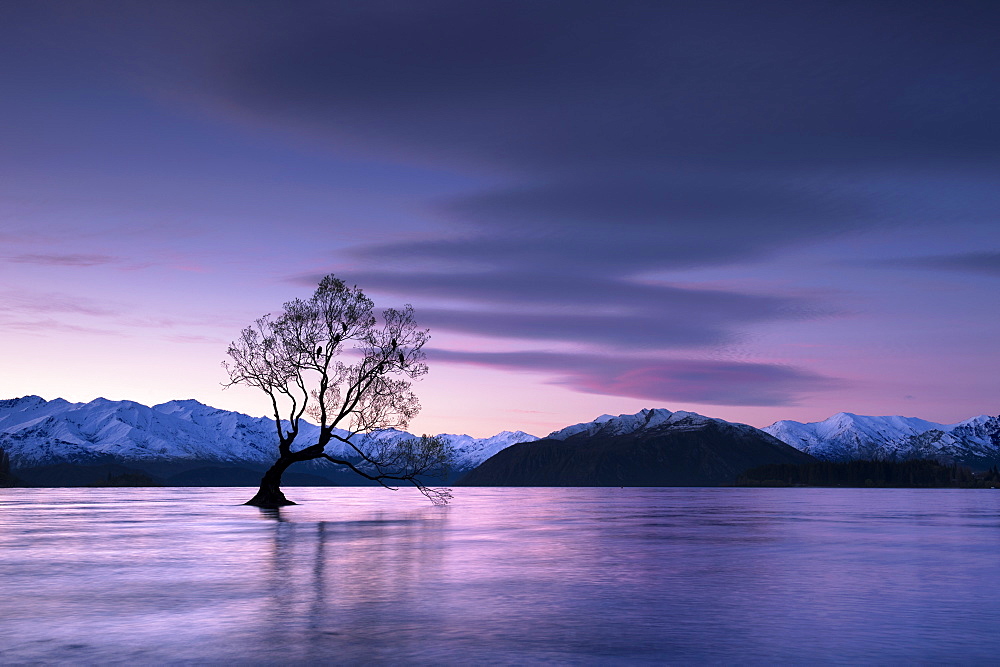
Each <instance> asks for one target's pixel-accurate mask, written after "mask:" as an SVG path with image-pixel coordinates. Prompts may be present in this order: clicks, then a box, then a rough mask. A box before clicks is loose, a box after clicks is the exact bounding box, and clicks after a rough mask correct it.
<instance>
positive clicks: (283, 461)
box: [244, 456, 296, 508]
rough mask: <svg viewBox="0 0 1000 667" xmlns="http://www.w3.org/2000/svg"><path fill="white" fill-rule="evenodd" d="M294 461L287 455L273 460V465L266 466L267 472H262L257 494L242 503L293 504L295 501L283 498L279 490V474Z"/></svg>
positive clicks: (267, 505) (262, 505) (257, 505)
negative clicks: (262, 475)
mask: <svg viewBox="0 0 1000 667" xmlns="http://www.w3.org/2000/svg"><path fill="white" fill-rule="evenodd" d="M295 461H296V459H294V458H292V457H288V456H283V457H281V458H279V459H278V460H277V461H275V463H274V465H273V466H271V467H270V468H268V470H267V472H265V473H264V477H262V478H261V480H260V490H259V491H257V495H255V496H254V497H253V498H251V499H250V500H248V501H246V502H245V503H244V505H254V506H255V507H265V508H274V507H284V506H285V505H295V504H296V503H293V502H292V501H291V500H289V499H288V498H285V494H284V493H282V492H281V475H282V474H283V473H284V472H285V470H286V469H287V468H288V466H290V465H292V464H293V463H295Z"/></svg>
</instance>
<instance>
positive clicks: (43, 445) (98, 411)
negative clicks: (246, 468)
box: [0, 396, 537, 469]
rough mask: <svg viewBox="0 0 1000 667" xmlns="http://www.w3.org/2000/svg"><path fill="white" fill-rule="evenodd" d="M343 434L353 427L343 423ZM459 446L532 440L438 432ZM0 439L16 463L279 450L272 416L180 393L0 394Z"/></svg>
mask: <svg viewBox="0 0 1000 667" xmlns="http://www.w3.org/2000/svg"><path fill="white" fill-rule="evenodd" d="M318 432H319V428H318V427H317V426H316V425H315V424H312V423H310V422H307V421H305V420H303V422H302V425H301V431H300V434H299V438H300V439H301V441H303V442H309V441H310V440H312V441H315V438H316V436H317V435H318ZM338 432H339V433H340V434H341V435H345V436H346V435H347V434H348V432H347V431H344V430H342V429H338ZM410 437H413V435H412V434H410V433H407V432H405V431H398V430H395V429H387V430H385V431H379V432H376V433H373V434H358V435H356V436H354V438H355V439H356V440H357V441H359V443H363V442H364V440H365V439H366V438H377V439H380V440H384V439H402V438H410ZM439 437H442V438H444V439H446V440H447V441H448V442H449V443H451V444H452V446H453V447H454V449H455V452H456V468H458V469H469V468H472V467H475V466H476V465H478V464H479V463H481V462H482V461H483V460H485V459H486V458H489V457H490V456H492V455H493V454H495V453H496V452H497V451H499V450H501V449H503V448H504V447H506V446H509V445H510V444H513V443H514V442H519V441H523V440H535V439H537V437H536V436H534V435H531V434H529V433H524V432H522V431H503V432H501V433H498V434H496V435H493V436H490V437H488V438H473V437H472V436H469V435H465V434H447V433H446V434H440V435H439ZM0 447H2V448H3V449H4V450H6V452H7V453H8V454H9V456H10V459H11V464H12V466H14V467H18V468H25V467H30V466H37V465H46V464H53V463H103V462H108V461H112V460H116V461H144V462H156V461H175V460H199V461H218V462H222V463H240V462H254V463H261V464H265V463H271V462H273V461H274V460H275V459H276V458H277V455H278V450H277V433H276V430H275V425H274V421H273V420H272V419H270V418H268V417H250V416H248V415H245V414H242V413H239V412H233V411H229V410H222V409H219V408H213V407H212V406H208V405H205V404H203V403H201V402H199V401H196V400H194V399H179V400H172V401H166V402H164V403H159V404H157V405H154V406H152V407H150V406H145V405H142V404H141V403H137V402H135V401H110V400H108V399H105V398H97V399H94V400H93V401H90V402H88V403H70V402H69V401H66V400H65V399H62V398H57V399H53V400H51V401H46V400H45V399H43V398H41V397H39V396H23V397H20V398H14V399H4V400H0ZM327 451H328V452H329V453H331V454H340V455H348V456H350V451H349V449H348V447H347V445H345V444H343V443H342V442H340V441H334V442H332V443H331V444H330V446H328V447H327Z"/></svg>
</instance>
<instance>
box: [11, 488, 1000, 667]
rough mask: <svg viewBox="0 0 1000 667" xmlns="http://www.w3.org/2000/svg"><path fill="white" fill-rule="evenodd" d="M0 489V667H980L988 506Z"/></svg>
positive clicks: (608, 492)
mask: <svg viewBox="0 0 1000 667" xmlns="http://www.w3.org/2000/svg"><path fill="white" fill-rule="evenodd" d="M251 491H252V490H250V489H233V488H225V489H189V488H174V489H169V488H168V489H5V490H0V591H2V593H3V603H2V605H0V663H3V664H11V663H14V664H16V663H30V662H44V663H53V662H56V663H58V662H72V663H135V662H144V663H198V664H204V663H232V662H239V663H248V664H275V663H286V664H287V663H310V662H340V663H358V662H392V663H399V662H405V663H452V664H454V663H469V662H478V663H482V662H491V663H510V664H517V663H525V662H540V661H542V662H552V663H574V664H579V663H589V664H608V663H626V662H627V663H637V662H639V663H641V662H647V663H663V662H675V663H687V662H716V663H737V662H739V663H768V662H774V661H783V662H794V663H803V662H826V663H859V662H861V663H882V664H886V663H914V662H926V663H941V662H944V663H952V664H954V663H962V664H970V663H991V664H995V663H996V661H997V655H998V650H1000V638H998V629H1000V594H998V592H997V588H996V582H997V581H1000V492H997V491H990V490H943V489H942V490H938V489H934V490H902V489H844V490H840V489H481V488H477V489H456V494H455V499H454V501H453V503H452V504H451V505H450V506H448V507H445V508H439V507H433V506H431V505H430V504H429V503H428V502H427V501H426V500H424V499H423V498H422V497H421V496H419V495H418V494H416V493H409V492H407V491H399V492H395V493H393V492H391V491H386V490H383V489H377V488H341V489H337V488H295V489H291V490H290V494H289V495H290V496H291V497H294V498H295V499H296V500H298V501H300V502H301V503H302V504H301V505H299V506H295V507H289V508H286V509H284V510H282V511H281V512H280V513H273V512H272V513H266V512H262V511H260V510H258V509H256V508H252V507H245V506H241V505H239V503H240V502H242V501H243V500H245V499H246V498H247V497H249V496H250V495H251Z"/></svg>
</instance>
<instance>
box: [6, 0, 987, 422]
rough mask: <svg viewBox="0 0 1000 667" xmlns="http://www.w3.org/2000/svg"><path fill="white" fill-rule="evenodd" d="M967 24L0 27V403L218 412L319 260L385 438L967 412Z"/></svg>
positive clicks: (972, 185) (648, 5) (973, 199)
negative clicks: (406, 432)
mask: <svg viewBox="0 0 1000 667" xmlns="http://www.w3.org/2000/svg"><path fill="white" fill-rule="evenodd" d="M997 34H1000V4H998V3H996V2H981V3H977V2H961V1H953V2H920V1H919V0H907V1H905V2H876V3H873V2H870V1H865V2H849V1H843V0H840V1H837V2H829V3H827V2H808V3H803V2H799V1H794V2H791V1H790V2H760V3H745V2H710V1H707V2H698V3H687V2H677V3H669V2H628V1H622V0H616V1H614V2H607V3H596V2H580V1H572V2H564V3H563V2H538V1H536V0H533V1H532V2H523V3H521V2H515V1H506V0H505V1H504V2H496V3H488V2H379V1H376V0H363V1H359V2H317V3H309V2H299V3H278V2H274V3H247V2H243V1H239V2H200V1H199V2H171V1H164V2H157V3H152V2H150V3H146V2H142V3H137V2H120V3H118V2H93V3H77V2H45V1H43V0H30V1H25V2H18V1H16V0H13V1H7V2H4V3H2V4H0V90H2V91H3V93H2V104H0V277H2V281H3V282H2V286H0V331H2V334H3V345H2V346H0V397H13V396H21V395H24V394H30V393H36V394H40V395H42V396H43V397H45V398H54V397H56V396H62V397H64V398H67V399H70V400H76V401H86V400H91V399H93V398H95V397H97V396H104V397H107V398H112V399H124V398H128V399H132V400H137V401H140V402H144V403H148V404H152V403H156V402H160V401H165V400H169V399H172V398H196V399H198V400H201V401H203V402H205V403H208V404H211V405H215V406H218V407H223V408H227V409H234V410H241V411H244V412H249V413H251V414H257V415H259V414H264V413H265V411H266V408H265V404H264V402H263V401H262V400H261V398H260V397H259V396H257V395H256V394H255V393H254V392H252V391H251V390H248V389H230V390H226V391H222V389H221V387H220V383H221V382H223V381H224V380H225V374H224V371H223V370H222V368H221V367H220V362H221V361H222V359H223V358H224V356H225V348H226V345H227V343H228V341H230V340H231V339H233V338H234V337H235V336H236V335H237V333H238V332H239V330H240V329H241V328H242V327H243V326H245V325H246V324H249V323H250V322H251V321H252V320H253V319H254V318H255V317H257V316H259V315H261V314H263V313H265V312H269V311H272V310H276V309H278V308H279V307H280V304H281V303H282V302H284V301H286V300H289V299H291V298H294V297H297V296H303V297H304V296H307V295H308V294H309V293H311V290H312V287H313V286H315V283H316V281H317V279H318V277H319V276H321V275H323V274H324V273H327V272H334V273H336V274H337V275H338V276H340V277H343V278H344V279H346V280H348V281H349V282H354V283H357V284H358V285H360V286H361V287H362V288H364V289H365V290H366V291H367V292H369V293H370V294H371V295H372V296H373V297H375V299H376V303H377V304H378V305H382V306H389V305H399V304H402V303H404V302H410V303H412V304H413V305H414V307H415V308H416V310H417V315H418V321H419V322H420V323H421V324H423V325H425V326H428V327H430V329H431V331H432V335H433V339H432V341H431V344H432V347H433V349H432V350H431V352H430V364H431V374H430V376H429V377H428V378H427V379H426V380H424V381H423V382H422V383H421V385H420V386H419V387H418V393H419V395H420V396H421V399H422V402H423V404H424V410H423V413H422V414H421V416H420V417H419V418H418V419H417V420H416V421H415V422H414V423H413V430H416V431H425V432H432V433H437V432H441V431H448V432H468V433H470V434H473V435H479V436H483V435H489V434H492V433H495V432H496V431H498V430H501V429H512V430H513V429H523V430H526V431H529V432H533V433H537V434H544V433H546V432H548V431H549V430H552V429H555V428H560V427H562V426H564V425H566V424H568V423H573V422H578V421H585V420H589V419H592V418H593V417H595V416H597V415H598V414H600V413H604V412H610V413H620V412H635V411H637V410H639V409H640V408H643V407H666V408H669V409H674V410H676V409H686V410H694V411H697V412H701V413H703V414H708V415H711V416H717V417H722V418H726V419H731V420H736V421H744V422H747V423H751V424H754V425H757V426H764V425H766V424H769V423H771V422H772V421H774V420H777V419H798V420H810V421H811V420H817V419H823V418H825V417H827V416H829V415H830V414H832V413H834V412H838V411H841V410H843V411H849V412H857V413H862V414H904V415H909V416H919V417H923V418H925V419H929V420H933V421H941V422H952V421H957V420H960V419H964V418H966V417H970V416H973V415H977V414H981V413H989V414H997V413H998V412H1000V406H998V396H1000V392H998V390H1000V351H998V341H1000V308H998V301H1000V299H998V297H997V295H998V292H1000V122H998V121H997V119H998V118H1000V40H998V39H997V38H996V36H997Z"/></svg>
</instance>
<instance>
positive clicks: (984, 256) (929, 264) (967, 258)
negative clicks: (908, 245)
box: [880, 252, 1000, 277]
mask: <svg viewBox="0 0 1000 667" xmlns="http://www.w3.org/2000/svg"><path fill="white" fill-rule="evenodd" d="M880 264H882V265H887V266H898V267H905V268H916V269H939V270H944V271H959V272H963V273H979V274H984V275H987V276H997V277H1000V252H967V253H957V254H953V255H932V256H929V257H913V258H907V259H896V260H889V261H887V262H884V263H880Z"/></svg>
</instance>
